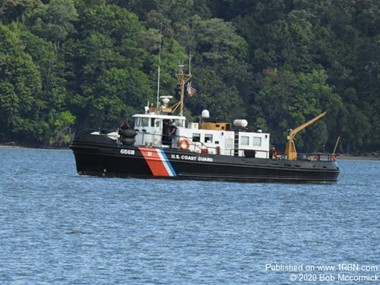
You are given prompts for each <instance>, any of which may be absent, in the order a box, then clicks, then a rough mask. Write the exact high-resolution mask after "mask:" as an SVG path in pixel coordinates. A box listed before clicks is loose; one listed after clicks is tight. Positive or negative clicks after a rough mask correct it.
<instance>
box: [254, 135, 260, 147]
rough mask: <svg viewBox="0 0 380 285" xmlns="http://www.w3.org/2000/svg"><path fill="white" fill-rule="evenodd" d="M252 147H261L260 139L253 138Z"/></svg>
mask: <svg viewBox="0 0 380 285" xmlns="http://www.w3.org/2000/svg"><path fill="white" fill-rule="evenodd" d="M253 145H254V146H261V137H253Z"/></svg>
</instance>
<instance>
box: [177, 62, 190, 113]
mask: <svg viewBox="0 0 380 285" xmlns="http://www.w3.org/2000/svg"><path fill="white" fill-rule="evenodd" d="M183 68H184V65H183V64H180V65H179V73H177V79H178V85H179V96H180V101H179V102H180V116H183V108H184V98H185V85H186V83H187V82H189V81H190V79H191V77H192V75H191V73H190V71H189V73H188V74H185V73H184V72H183Z"/></svg>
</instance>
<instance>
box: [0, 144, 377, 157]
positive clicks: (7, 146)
mask: <svg viewBox="0 0 380 285" xmlns="http://www.w3.org/2000/svg"><path fill="white" fill-rule="evenodd" d="M12 148H14V149H19V148H31V149H47V150H52V149H56V150H68V149H69V147H68V146H67V147H43V146H22V145H10V144H9V145H8V144H0V149H12ZM337 160H338V161H339V160H380V153H377V152H374V153H362V154H337Z"/></svg>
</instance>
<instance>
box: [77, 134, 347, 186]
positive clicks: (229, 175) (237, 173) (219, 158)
mask: <svg viewBox="0 0 380 285" xmlns="http://www.w3.org/2000/svg"><path fill="white" fill-rule="evenodd" d="M70 148H71V149H72V150H73V152H74V155H75V160H76V166H77V171H78V173H79V174H80V175H91V176H101V177H122V178H126V177H135V178H170V179H197V180H223V181H238V182H295V183H335V182H337V179H338V175H339V168H338V167H337V165H336V163H335V161H309V160H297V161H288V160H276V159H261V158H245V157H234V156H223V155H209V154H195V153H192V152H186V151H185V152H184V151H180V150H177V149H168V148H152V147H135V146H124V145H119V144H116V143H115V142H114V141H112V140H111V139H109V138H108V137H106V136H101V135H89V134H78V135H76V136H75V138H74V140H73V142H72V144H71V145H70Z"/></svg>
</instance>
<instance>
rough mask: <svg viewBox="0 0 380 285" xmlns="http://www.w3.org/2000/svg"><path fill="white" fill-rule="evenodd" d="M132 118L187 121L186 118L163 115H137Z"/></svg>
mask: <svg viewBox="0 0 380 285" xmlns="http://www.w3.org/2000/svg"><path fill="white" fill-rule="evenodd" d="M132 118H156V119H163V120H165V119H170V120H186V117H184V116H174V115H161V114H153V113H151V114H136V115H133V116H132Z"/></svg>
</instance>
